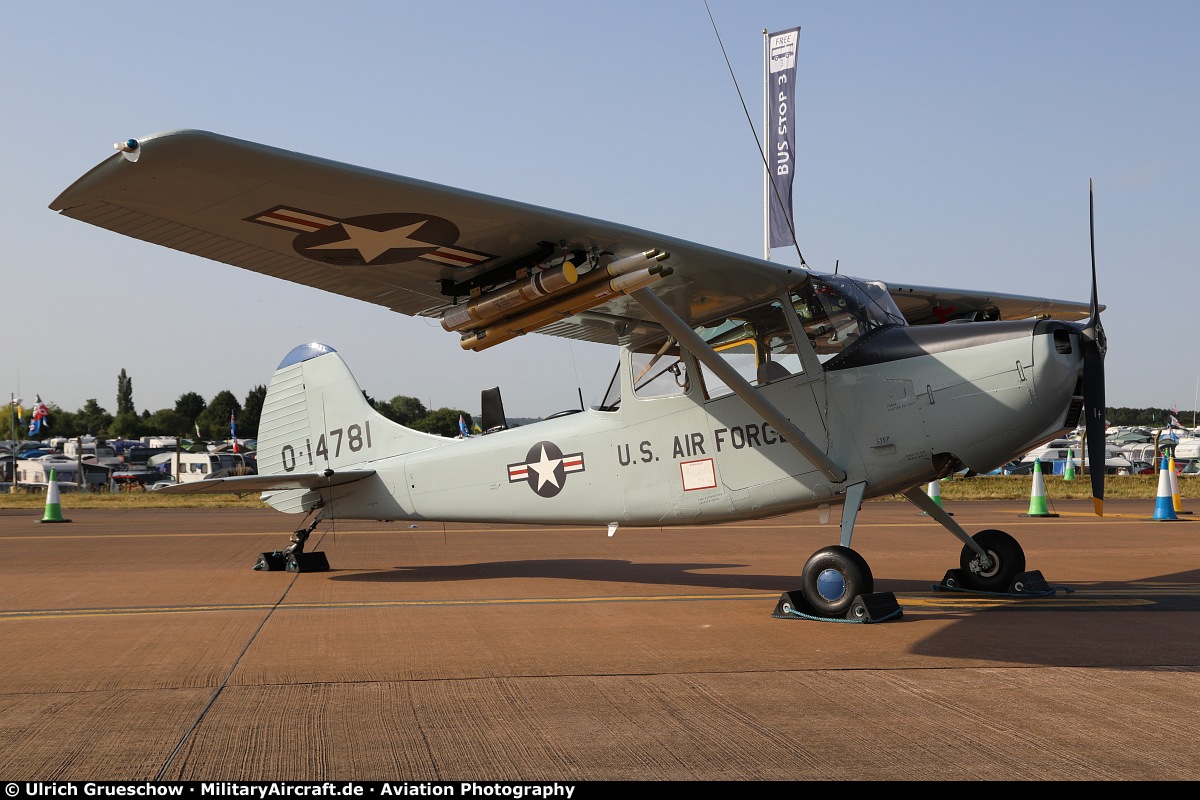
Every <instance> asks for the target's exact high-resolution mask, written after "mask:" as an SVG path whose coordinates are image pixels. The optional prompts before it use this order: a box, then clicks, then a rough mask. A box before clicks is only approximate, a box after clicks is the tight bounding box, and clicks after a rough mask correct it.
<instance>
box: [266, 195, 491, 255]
mask: <svg viewBox="0 0 1200 800" xmlns="http://www.w3.org/2000/svg"><path fill="white" fill-rule="evenodd" d="M246 221H247V222H255V223H258V224H259V225H267V226H270V227H272V228H280V229H282V230H286V231H293V232H295V233H296V234H297V235H296V237H295V238H294V239H293V240H292V248H293V249H294V250H295V251H296V252H297V253H299V254H300V255H302V256H304V257H305V258H310V259H312V260H314V261H323V262H325V263H327V264H333V265H335V266H377V265H381V264H399V263H402V262H405V261H416V260H420V261H426V262H429V263H432V264H440V265H442V266H448V267H474V266H477V265H479V264H482V263H483V262H485V261H488V260H490V259H492V258H495V256H493V255H491V254H489V253H481V252H478V251H476V250H468V249H466V248H464V247H454V246H453V245H454V243H455V242H457V241H458V236H459V230H458V226H457V225H455V224H454V223H453V222H451V221H450V220H448V219H444V218H442V217H435V216H433V215H432V214H415V213H398V212H393V213H384V214H366V215H363V216H358V217H348V218H346V219H336V218H334V217H326V216H323V215H321V214H317V213H316V212H313V211H303V210H301V209H298V208H289V207H287V206H275V207H274V208H271V209H268V210H266V211H263V212H261V213H259V214H255V215H254V216H251V217H246Z"/></svg>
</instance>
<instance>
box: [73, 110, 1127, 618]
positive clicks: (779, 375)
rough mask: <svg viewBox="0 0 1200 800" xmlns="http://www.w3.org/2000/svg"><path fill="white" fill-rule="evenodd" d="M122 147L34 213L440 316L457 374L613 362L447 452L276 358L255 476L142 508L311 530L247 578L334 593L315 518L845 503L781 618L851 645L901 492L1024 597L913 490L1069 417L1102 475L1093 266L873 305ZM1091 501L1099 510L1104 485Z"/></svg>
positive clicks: (619, 518)
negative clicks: (567, 394)
mask: <svg viewBox="0 0 1200 800" xmlns="http://www.w3.org/2000/svg"><path fill="white" fill-rule="evenodd" d="M117 149H118V150H119V151H120V152H117V153H114V154H113V155H112V156H111V157H109V158H108V159H107V160H105V161H103V162H101V163H100V164H99V165H97V166H96V167H95V168H94V169H92V170H91V171H90V172H88V173H87V174H86V175H84V176H83V177H82V178H80V179H79V180H78V181H76V182H75V183H74V184H73V185H72V186H71V187H69V188H68V189H67V190H66V191H65V192H63V193H62V195H61V196H59V197H58V198H57V199H56V200H55V201H54V202H53V203H52V204H51V206H50V207H51V208H52V209H54V210H57V211H60V212H61V213H62V214H65V215H67V216H70V217H74V218H76V219H80V220H83V221H84V222H88V223H91V224H93V225H97V226H100V227H103V228H108V229H110V230H113V231H116V232H118V233H122V234H125V235H127V236H132V237H135V238H138V239H144V240H146V241H149V242H154V243H156V244H160V245H163V246H165V247H170V248H173V249H176V250H181V251H184V252H188V253H192V254H195V255H198V256H203V257H205V258H209V259H213V260H215V261H220V262H224V263H227V264H232V265H235V266H238V267H242V268H245V269H248V270H252V271H254V272H259V273H262V274H265V275H272V276H275V277H278V278H283V279H285V280H290V281H293V282H296V283H301V284H305V285H308V286H313V287H316V288H318V289H324V290H326V291H329V292H334V293H337V294H341V295H344V296H347V297H353V298H357V299H359V300H363V301H366V302H369V303H376V304H378V305H382V306H384V307H386V308H390V309H392V310H393V311H397V312H400V313H402V314H410V315H420V316H427V317H436V318H439V319H440V321H441V325H442V327H443V328H445V330H446V331H447V332H448V333H450V334H452V335H457V337H458V338H459V340H460V345H461V347H463V348H466V349H470V350H475V351H483V350H486V349H488V348H490V347H493V346H495V345H497V344H500V343H503V342H505V341H507V340H509V339H512V338H515V337H518V336H520V335H522V334H525V333H529V332H533V331H536V332H538V333H543V334H551V335H557V336H564V337H568V338H573V339H579V340H588V341H593V342H604V343H609V344H612V345H614V346H616V347H617V348H619V365H618V368H617V369H616V372H615V374H614V375H613V378H612V382H611V385H610V388H609V390H608V393H607V396H606V397H605V398H604V399H603V401H602V403H601V404H600V405H598V406H595V407H592V408H586V409H580V410H578V412H577V413H566V414H562V415H554V416H553V417H551V418H549V419H546V420H544V421H542V422H538V423H536V424H530V425H526V426H522V427H519V428H513V429H505V428H504V422H503V413H502V411H500V412H499V413H498V414H497V412H496V411H494V410H493V409H494V408H495V407H496V403H495V402H494V401H498V399H499V397H498V393H497V392H496V390H489V391H488V392H484V401H485V402H484V409H483V416H484V427H485V428H494V429H495V430H494V431H493V432H490V433H487V434H486V435H481V436H475V437H469V438H465V439H458V438H453V439H452V438H443V437H440V436H433V435H429V434H425V433H421V432H417V431H414V430H410V429H408V428H405V427H403V426H401V425H398V424H396V423H394V422H392V421H390V420H388V419H386V418H385V417H383V416H381V415H380V414H378V413H376V412H375V411H374V410H373V409H372V408H371V406H370V405H369V403H368V402H367V401H366V400H365V399H364V396H363V392H362V390H361V389H360V388H359V386H358V384H357V383H356V382H355V379H354V377H353V376H352V375H351V373H350V370H349V369H348V368H347V366H346V364H345V362H343V361H342V357H341V356H340V355H339V354H338V353H337V352H336V351H335V350H334V349H333V348H331V347H328V346H325V345H322V344H316V343H310V344H303V345H301V346H299V347H297V348H295V349H294V350H293V351H292V352H291V353H289V354H288V355H287V357H286V358H284V359H283V361H282V362H280V364H279V367H278V368H277V369H276V371H275V374H274V376H273V377H272V379H271V381H270V385H269V386H268V390H267V397H266V400H265V403H264V406H263V411H262V417H261V421H260V432H259V440H258V467H259V472H260V474H259V475H257V476H247V477H230V478H222V479H218V480H208V481H201V482H198V483H189V484H185V485H180V486H175V487H169V488H168V489H164V490H162V491H177V492H239V493H248V492H262V493H263V494H262V496H263V499H264V500H265V501H266V502H267V503H269V504H270V505H271V506H273V507H274V508H276V509H278V510H280V511H284V512H289V513H304V512H309V513H310V514H311V516H312V517H313V518H312V521H311V524H310V525H308V526H307V527H304V528H302V529H301V530H298V531H297V532H296V533H295V534H294V535H293V536H292V540H291V543H290V545H289V546H288V547H287V548H286V549H284V550H282V551H276V552H275V553H264V554H262V556H261V557H260V559H259V563H258V564H257V565H256V568H259V569H282V568H286V569H289V570H291V571H293V572H304V571H309V570H316V569H327V568H328V562H327V561H326V559H325V557H324V554H323V553H320V552H316V553H313V552H305V550H304V545H305V542H306V540H307V539H308V537H309V535H310V534H311V532H312V531H313V530H314V529H315V527H316V525H317V524H318V523H319V522H320V521H322V520H326V519H372V520H430V521H432V520H440V521H459V522H513V521H520V522H525V523H540V524H558V525H572V524H575V525H607V526H608V527H609V533H610V535H611V533H612V532H613V531H614V530H615V529H616V527H617V526H620V525H625V526H670V525H698V524H705V523H718V522H725V521H728V520H735V519H741V518H763V517H769V516H773V515H780V514H784V513H787V512H792V511H796V510H799V509H808V508H821V509H822V510H823V511H824V510H827V509H828V507H829V506H831V505H836V504H842V506H843V510H842V517H841V528H840V534H841V536H840V541H839V542H838V543H837V544H833V545H830V546H828V547H823V548H821V549H820V550H818V551H817V552H816V553H814V554H813V555H812V557H811V558H809V559H808V561H807V563H806V564H805V565H804V568H803V571H802V573H801V581H800V582H801V588H800V589H799V590H798V591H792V592H787V593H785V594H784V596H783V597H784V599H783V600H781V605H780V607H786V608H787V609H788V610H790V609H792V608H795V609H797V610H801V609H802V614H801V615H802V616H808V615H810V614H811V615H812V616H813V617H814V618H817V619H826V618H828V619H858V620H860V621H861V620H862V619H863V618H864V617H866V618H867V619H866V620H865V621H871V619H870V618H871V617H872V615H874V616H876V617H878V616H879V614H878V613H876V612H874V611H873V610H872V605H871V604H872V598H877V597H879V596H882V595H889V596H890V593H874V579H873V577H872V573H871V569H870V567H869V566H868V564H867V563H866V561H865V560H864V559H863V558H862V557H861V556H860V555H859V554H858V553H857V552H856V551H855V550H853V549H851V547H850V545H851V537H852V534H853V531H854V522H855V518H856V517H857V515H858V512H859V509H860V506H861V504H862V502H863V501H864V500H866V499H868V498H872V497H878V496H880V495H889V494H895V493H900V494H903V495H904V496H905V497H906V498H908V499H909V500H910V501H912V502H913V503H914V504H915V505H916V506H917V507H918V508H919V509H921V510H922V511H924V512H926V513H927V514H928V515H929V517H931V518H932V519H934V520H936V521H937V522H939V523H940V524H941V525H943V526H944V527H945V528H946V529H947V530H949V531H950V532H951V533H952V534H953V535H954V536H956V537H957V538H958V539H960V540H961V541H962V543H963V547H962V551H961V556H960V559H959V569H958V570H957V572H956V580H957V581H958V583H959V584H960V588H964V589H972V590H978V591H988V592H1012V591H1020V589H1021V583H1022V580H1025V577H1024V576H1029V575H1033V574H1034V573H1026V572H1024V570H1025V556H1024V553H1023V551H1022V549H1021V547H1020V545H1019V544H1018V543H1017V542H1016V540H1015V539H1013V538H1012V537H1011V536H1010V535H1008V534H1006V533H1004V532H1002V531H998V530H985V531H982V532H979V533H976V534H975V535H974V536H971V535H970V534H968V533H967V532H966V531H965V530H963V529H962V527H961V526H959V525H958V524H957V523H956V522H955V521H954V520H953V519H952V518H951V516H950V515H948V514H947V513H946V512H944V511H943V510H942V508H941V507H940V505H939V504H938V503H936V502H934V501H933V500H932V499H931V498H930V497H929V496H928V495H927V494H926V492H925V490H924V485H925V484H927V483H929V482H931V481H933V480H935V479H939V478H943V477H945V476H947V475H949V474H951V473H952V472H954V471H956V470H959V469H962V468H967V469H970V470H974V471H977V472H985V471H988V470H991V469H994V468H996V467H998V466H1000V465H1002V464H1004V463H1005V462H1007V461H1009V460H1010V459H1012V458H1014V457H1016V456H1018V455H1019V454H1021V453H1024V452H1026V451H1028V450H1029V449H1030V448H1032V447H1034V446H1036V445H1038V444H1040V443H1042V442H1045V441H1047V440H1049V439H1052V438H1053V437H1054V436H1055V435H1057V434H1059V433H1060V432H1062V431H1063V430H1064V429H1071V428H1074V427H1075V426H1076V425H1077V424H1078V423H1079V420H1080V417H1081V416H1086V426H1087V428H1086V430H1087V438H1088V445H1089V456H1090V459H1089V460H1090V461H1091V462H1092V463H1103V458H1104V454H1103V445H1104V432H1103V424H1104V378H1103V355H1104V350H1105V342H1104V336H1103V331H1102V329H1101V326H1100V314H1099V312H1100V306H1098V305H1097V302H1096V277H1095V255H1094V245H1093V256H1092V296H1091V302H1090V304H1087V303H1074V302H1064V301H1055V300H1048V299H1043V298H1036V297H1025V296H1018V295H1003V294H984V293H979V292H963V291H954V290H943V289H931V288H925V287H900V286H888V285H886V284H884V283H881V282H878V281H865V280H857V279H853V278H850V277H847V276H844V275H837V274H821V273H818V272H814V271H810V270H808V269H804V268H797V267H789V266H784V265H780V264H777V263H773V262H771V261H767V260H763V259H758V258H753V257H748V256H744V255H738V254H734V253H730V252H726V251H722V250H717V249H714V248H709V247H705V246H702V245H698V244H693V243H690V242H685V241H681V240H677V239H672V238H669V237H666V236H663V235H660V234H657V233H652V232H649V231H644V230H639V229H636V228H632V227H628V226H625V225H620V224H616V223H611V222H604V221H601V220H596V219H589V218H586V217H582V216H576V215H572V214H569V213H565V212H561V211H554V210H549V209H546V208H540V207H536V206H532V205H527V204H523V203H518V202H513V201H509V200H503V199H498V198H495V197H488V196H485V195H481V194H475V193H472V192H468V191H464V190H461V189H455V188H450V187H446V186H439V185H436V184H433V183H428V182H425V181H420V180H416V179H413V178H406V177H400V176H396V175H390V174H385V173H382V172H377V171H373V170H369V169H364V168H359V167H354V166H350V165H346V164H340V163H336V162H333V161H328V160H324V159H320V158H315V157H311V156H306V155H301V154H298V153H293V152H288V151H284V150H280V149H276V148H272V147H267V146H264V145H260V144H255V143H251V142H246V141H241V140H238V139H233V138H228V137H225V136H220V135H217V134H213V133H208V132H203V131H191V130H184V131H173V132H168V133H160V134H155V135H152V136H147V137H145V138H142V139H130V140H128V141H126V142H121V143H119V144H118V145H117ZM1093 238H1094V237H1093ZM1085 409H1086V413H1085ZM489 417H491V418H489ZM1090 448H1098V449H1099V453H1098V454H1092V453H1091V452H1090ZM1091 477H1092V490H1093V495H1094V498H1095V504H1096V511H1097V513H1102V500H1103V480H1104V475H1103V470H1094V471H1092V474H1091ZM470 498H473V499H470ZM947 575H948V576H949V575H950V573H947ZM948 583H951V582H949V581H948ZM890 602H891V605H893V606H894V605H895V599H894V597H892V598H891V601H890Z"/></svg>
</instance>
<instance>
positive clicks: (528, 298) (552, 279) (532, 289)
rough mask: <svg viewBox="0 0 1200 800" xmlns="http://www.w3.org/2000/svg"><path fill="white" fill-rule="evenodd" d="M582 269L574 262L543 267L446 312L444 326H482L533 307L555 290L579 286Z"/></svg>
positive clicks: (454, 328) (456, 328)
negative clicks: (495, 290)
mask: <svg viewBox="0 0 1200 800" xmlns="http://www.w3.org/2000/svg"><path fill="white" fill-rule="evenodd" d="M578 280H579V272H578V270H576V268H575V265H574V264H572V263H571V262H570V261H564V262H563V263H562V265H561V266H558V267H555V268H553V269H548V270H542V271H541V272H537V273H535V274H533V275H530V276H529V277H528V278H525V279H523V280H521V281H519V282H518V283H516V284H514V285H512V286H508V287H506V288H504V289H501V290H500V291H498V292H491V293H489V294H485V295H482V296H480V297H476V298H474V299H473V300H471V301H469V302H467V303H464V304H463V305H461V306H455V307H454V308H451V309H449V310H448V311H446V312H445V313H444V314H442V327H443V328H445V329H446V330H448V331H457V330H462V329H463V328H466V327H468V326H471V325H481V324H485V323H487V322H488V321H489V320H493V319H497V318H499V317H502V316H504V315H505V314H507V313H510V312H512V311H515V310H518V309H521V308H522V307H525V306H529V305H530V304H532V303H534V302H536V301H538V300H541V299H542V298H545V297H548V296H549V295H552V294H554V293H555V292H561V291H562V290H564V289H566V288H568V287H570V286H573V285H575V282H576V281H578Z"/></svg>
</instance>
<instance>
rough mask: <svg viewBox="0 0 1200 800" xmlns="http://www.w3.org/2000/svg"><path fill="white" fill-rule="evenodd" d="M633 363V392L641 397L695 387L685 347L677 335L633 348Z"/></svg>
mask: <svg viewBox="0 0 1200 800" xmlns="http://www.w3.org/2000/svg"><path fill="white" fill-rule="evenodd" d="M630 364H631V365H632V367H633V393H634V394H635V395H637V396H638V397H642V398H650V397H671V396H673V395H678V394H687V392H688V391H689V390H690V389H691V374H690V373H689V372H688V365H687V361H686V360H685V359H684V353H683V349H682V348H681V347H680V346H679V342H677V341H675V338H674V337H673V336H667V337H666V338H665V339H662V340H659V341H656V342H651V343H649V344H647V345H645V346H642V347H637V348H635V349H633V351H632V352H631V353H630Z"/></svg>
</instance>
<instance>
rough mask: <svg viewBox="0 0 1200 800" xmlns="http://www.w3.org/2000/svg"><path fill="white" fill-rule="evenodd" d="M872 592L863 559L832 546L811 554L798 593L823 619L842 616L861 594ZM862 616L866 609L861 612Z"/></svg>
mask: <svg viewBox="0 0 1200 800" xmlns="http://www.w3.org/2000/svg"><path fill="white" fill-rule="evenodd" d="M874 590H875V579H874V578H873V577H872V575H871V568H870V567H869V566H867V562H866V559H864V558H863V557H862V556H860V555H859V554H858V553H856V552H855V551H853V550H851V549H850V548H849V547H843V546H841V545H831V546H829V547H823V548H821V549H820V550H818V551H817V552H815V553H813V555H812V557H811V558H809V559H808V562H807V563H806V564H805V565H804V572H803V573H801V588H800V591H801V593H802V594H803V596H804V599H805V600H807V601H808V604H809V605H810V606H811V607H812V609H813V610H814V611H815V612H816V613H818V614H820V615H821V616H824V617H844V616H846V614H847V612H849V611H851V606H852V605H854V603H855V601H856V599H857V598H858V597H859V596H860V595H865V594H870V593H871V592H873V591H874ZM861 613H862V615H863V616H865V615H866V613H867V610H866V609H865V608H863V609H862V612H861Z"/></svg>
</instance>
